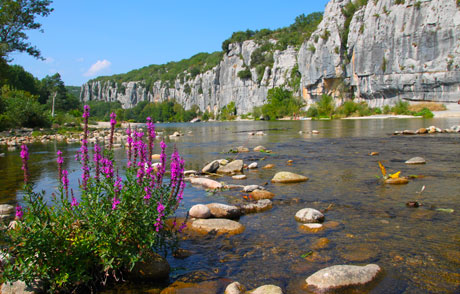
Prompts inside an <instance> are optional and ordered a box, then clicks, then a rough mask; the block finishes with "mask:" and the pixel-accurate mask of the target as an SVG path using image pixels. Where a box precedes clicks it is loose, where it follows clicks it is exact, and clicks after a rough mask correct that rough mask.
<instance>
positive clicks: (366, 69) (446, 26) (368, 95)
mask: <svg viewBox="0 0 460 294" xmlns="http://www.w3.org/2000/svg"><path fill="white" fill-rule="evenodd" d="M349 2H350V0H332V1H330V2H329V3H328V5H327V7H326V11H325V14H324V18H323V21H322V23H321V24H320V25H319V26H318V29H317V31H316V32H315V33H314V34H313V35H312V37H311V38H310V39H309V40H308V41H306V42H305V43H304V44H303V45H302V47H301V49H300V51H299V55H298V60H299V71H300V72H301V74H302V80H301V86H302V89H303V91H302V94H303V97H304V99H306V100H307V101H310V102H311V101H312V100H314V99H315V98H317V97H318V96H319V95H321V94H322V93H324V92H327V93H334V94H336V96H337V97H339V96H342V97H343V91H342V93H339V92H340V90H341V89H343V88H344V87H345V88H346V87H347V86H351V92H350V93H348V96H355V97H358V98H361V99H366V101H368V103H369V104H370V105H372V106H381V105H383V104H389V103H392V102H394V101H395V100H399V99H405V100H416V101H423V100H429V101H439V102H454V101H457V100H459V99H460V68H459V67H460V9H459V7H457V5H456V0H399V1H396V0H369V1H368V3H367V5H364V6H362V7H360V8H359V9H357V11H356V12H355V13H354V14H353V16H352V19H351V21H350V20H349V27H348V31H349V33H348V34H346V29H347V28H346V17H345V15H344V13H343V10H344V9H345V8H346V7H345V6H346V5H347V4H348V3H349ZM397 3H399V4H397Z"/></svg>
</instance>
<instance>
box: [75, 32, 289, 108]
mask: <svg viewBox="0 0 460 294" xmlns="http://www.w3.org/2000/svg"><path fill="white" fill-rule="evenodd" d="M258 47H259V45H258V44H256V43H255V42H254V41H252V40H249V41H245V42H243V43H235V44H230V48H229V52H228V53H227V54H225V55H224V57H223V60H222V61H221V62H220V64H219V65H217V66H216V67H214V68H213V69H211V70H209V71H207V72H204V73H202V74H198V75H197V76H196V77H195V78H193V79H188V80H187V81H185V82H184V81H180V80H179V79H177V80H176V81H175V83H174V87H170V86H168V85H167V84H162V83H161V81H157V82H155V83H154V85H153V87H152V88H149V89H146V88H145V86H144V83H143V82H142V81H133V82H128V83H123V84H122V88H118V86H117V84H116V83H113V82H110V81H107V82H101V81H94V82H90V83H86V84H84V85H83V86H82V90H81V95H80V98H81V99H82V100H83V101H88V100H103V101H117V100H118V101H120V102H121V103H122V105H123V107H124V108H130V107H133V106H134V105H136V104H137V103H138V102H140V101H151V102H159V101H165V100H168V99H174V100H176V101H177V102H179V103H180V104H182V105H183V106H184V107H185V109H190V108H191V107H192V106H193V105H197V106H198V107H199V108H200V110H202V111H205V110H208V111H212V112H217V111H218V110H219V109H220V108H222V107H224V106H225V105H227V104H229V103H230V102H232V101H234V102H235V105H236V108H237V112H238V113H239V114H241V113H247V112H251V111H252V108H253V107H254V106H260V105H262V104H264V103H265V101H266V97H267V91H268V89H270V88H273V87H279V86H287V82H288V77H290V75H291V71H292V69H293V68H294V66H295V65H296V63H297V51H296V50H294V49H293V48H288V49H287V50H284V51H275V52H274V54H273V59H274V64H273V67H272V68H269V67H267V68H266V69H265V72H264V76H263V77H262V79H261V81H260V83H259V82H258V77H257V73H256V70H255V69H251V78H249V79H241V78H239V77H238V72H239V71H241V70H244V69H245V68H246V65H250V64H251V54H252V53H253V52H254V50H255V49H257V48H258Z"/></svg>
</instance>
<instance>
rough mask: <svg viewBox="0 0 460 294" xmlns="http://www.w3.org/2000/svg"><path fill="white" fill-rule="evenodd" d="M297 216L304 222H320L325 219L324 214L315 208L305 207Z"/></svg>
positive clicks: (298, 219)
mask: <svg viewBox="0 0 460 294" xmlns="http://www.w3.org/2000/svg"><path fill="white" fill-rule="evenodd" d="M295 218H296V220H297V221H299V222H303V223H320V222H322V221H323V220H324V215H323V214H322V213H321V212H319V211H318V210H316V209H314V208H304V209H301V210H299V211H297V213H296V214H295Z"/></svg>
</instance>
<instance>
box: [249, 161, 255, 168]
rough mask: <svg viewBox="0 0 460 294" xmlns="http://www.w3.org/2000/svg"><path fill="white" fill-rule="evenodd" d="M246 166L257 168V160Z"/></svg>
mask: <svg viewBox="0 0 460 294" xmlns="http://www.w3.org/2000/svg"><path fill="white" fill-rule="evenodd" d="M248 168H249V169H255V168H257V162H253V163H251V164H250V165H248Z"/></svg>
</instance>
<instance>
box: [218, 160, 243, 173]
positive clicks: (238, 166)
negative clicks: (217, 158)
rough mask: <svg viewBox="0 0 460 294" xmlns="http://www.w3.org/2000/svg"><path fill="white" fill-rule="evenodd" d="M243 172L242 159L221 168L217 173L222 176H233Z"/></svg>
mask: <svg viewBox="0 0 460 294" xmlns="http://www.w3.org/2000/svg"><path fill="white" fill-rule="evenodd" d="M241 170H243V161H242V160H241V159H237V160H234V161H232V162H230V163H227V164H226V165H224V166H220V167H219V168H218V169H217V173H220V174H233V173H238V172H241Z"/></svg>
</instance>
